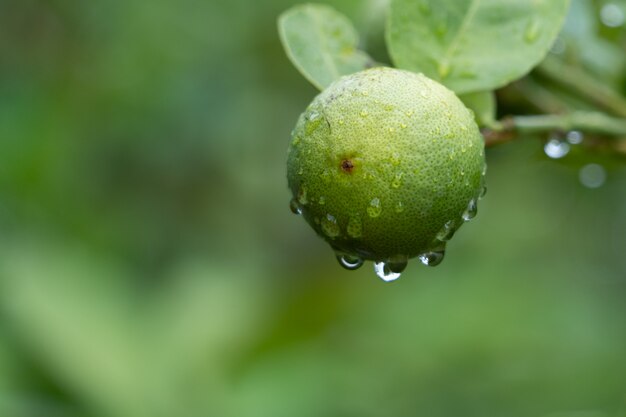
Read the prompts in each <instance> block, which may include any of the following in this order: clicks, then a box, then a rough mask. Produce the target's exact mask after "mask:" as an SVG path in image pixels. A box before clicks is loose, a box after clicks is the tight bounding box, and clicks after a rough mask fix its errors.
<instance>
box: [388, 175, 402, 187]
mask: <svg viewBox="0 0 626 417" xmlns="http://www.w3.org/2000/svg"><path fill="white" fill-rule="evenodd" d="M402 175H403V173H402V172H398V173H397V174H396V175H395V176H394V177H393V180H392V181H391V186H392V187H393V188H400V186H401V185H402Z"/></svg>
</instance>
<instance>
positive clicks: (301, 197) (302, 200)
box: [298, 186, 309, 206]
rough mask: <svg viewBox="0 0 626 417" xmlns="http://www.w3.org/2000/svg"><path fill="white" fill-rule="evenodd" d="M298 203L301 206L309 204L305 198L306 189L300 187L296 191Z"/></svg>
mask: <svg viewBox="0 0 626 417" xmlns="http://www.w3.org/2000/svg"><path fill="white" fill-rule="evenodd" d="M298 203H300V204H301V205H303V206H306V205H307V204H308V203H309V200H308V198H307V196H306V187H304V186H302V187H301V188H300V191H298Z"/></svg>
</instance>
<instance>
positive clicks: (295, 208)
mask: <svg viewBox="0 0 626 417" xmlns="http://www.w3.org/2000/svg"><path fill="white" fill-rule="evenodd" d="M289 208H290V209H291V212H292V213H293V214H298V215H300V214H302V207H300V204H299V203H298V200H296V199H295V198H292V199H291V201H290V202H289Z"/></svg>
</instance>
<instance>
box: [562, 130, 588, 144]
mask: <svg viewBox="0 0 626 417" xmlns="http://www.w3.org/2000/svg"><path fill="white" fill-rule="evenodd" d="M565 139H567V141H568V142H569V143H571V144H572V145H579V144H581V143H582V141H583V139H584V136H583V134H582V132H579V131H578V130H572V131H570V132H567V135H565Z"/></svg>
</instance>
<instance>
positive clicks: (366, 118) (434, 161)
mask: <svg viewBox="0 0 626 417" xmlns="http://www.w3.org/2000/svg"><path fill="white" fill-rule="evenodd" d="M484 174H485V158H484V143H483V140H482V137H481V135H480V132H479V130H478V127H477V126H476V123H475V121H474V117H473V114H472V113H471V112H470V111H469V110H468V109H467V108H466V107H465V106H464V105H463V103H462V102H461V101H460V100H459V99H458V98H457V97H456V95H455V94H454V93H453V92H451V91H450V90H448V89H447V88H446V87H444V86H442V85H441V84H439V83H437V82H435V81H433V80H431V79H429V78H427V77H425V76H424V75H422V74H415V73H412V72H408V71H402V70H397V69H392V68H372V69H368V70H365V71H361V72H358V73H355V74H352V75H348V76H345V77H343V78H341V79H339V80H338V81H336V82H335V83H333V84H332V85H331V86H329V87H328V88H327V89H326V90H324V91H323V92H322V93H321V94H319V95H318V96H317V97H316V98H315V99H314V100H313V102H312V103H311V104H310V105H309V107H308V108H307V109H306V111H305V112H304V113H302V115H301V116H300V118H299V119H298V122H297V124H296V127H295V129H294V131H293V133H292V141H291V144H290V146H289V150H288V160H287V178H288V184H289V188H290V189H291V191H292V193H293V200H292V201H291V209H292V211H293V212H294V213H297V214H302V216H303V217H304V218H305V219H306V221H307V222H308V223H309V224H310V225H311V227H312V228H313V229H314V230H315V231H316V232H317V234H318V235H320V236H321V237H323V238H324V239H325V240H326V241H327V242H328V243H329V244H330V245H331V247H332V248H333V249H334V250H335V252H336V254H337V258H338V260H339V262H340V263H341V264H342V265H343V266H344V267H346V268H348V269H356V268H358V267H360V266H361V265H362V264H363V261H364V260H372V261H374V262H375V265H374V266H375V270H376V272H377V273H378V275H379V276H380V277H381V278H383V279H385V280H392V279H395V278H397V277H398V276H399V275H400V272H402V270H403V269H404V268H405V267H406V265H407V260H408V259H409V258H413V257H416V256H417V257H419V259H420V260H421V261H422V263H424V264H426V265H430V266H434V265H437V264H438V263H439V262H441V260H442V258H443V254H444V250H445V245H446V242H447V241H448V240H449V239H450V238H451V237H452V235H453V234H454V232H455V231H456V230H457V229H458V228H459V227H460V226H461V225H462V224H463V222H464V221H467V220H470V219H471V218H472V217H474V215H475V214H476V210H477V206H476V204H477V201H478V199H479V197H480V196H481V195H482V193H484V179H483V178H484Z"/></svg>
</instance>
